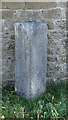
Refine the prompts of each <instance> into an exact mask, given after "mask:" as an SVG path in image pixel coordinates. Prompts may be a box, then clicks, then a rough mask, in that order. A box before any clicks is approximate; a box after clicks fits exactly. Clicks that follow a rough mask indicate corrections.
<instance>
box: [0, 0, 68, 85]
mask: <svg viewBox="0 0 68 120" xmlns="http://www.w3.org/2000/svg"><path fill="white" fill-rule="evenodd" d="M15 4H16V5H15ZM2 6H3V7H2V41H3V42H2V44H3V45H2V46H3V50H2V56H3V57H2V58H3V85H7V84H10V85H11V84H12V85H14V83H15V72H14V68H15V31H14V24H15V23H21V22H22V23H23V22H24V23H29V22H34V23H36V22H39V23H41V22H42V23H47V24H48V46H47V82H51V81H58V82H59V81H61V80H66V79H67V73H66V65H67V64H68V61H66V55H67V54H68V50H67V49H66V43H67V30H66V3H64V2H61V3H59V2H48V3H47V2H45V3H3V4H2ZM0 12H1V11H0Z"/></svg>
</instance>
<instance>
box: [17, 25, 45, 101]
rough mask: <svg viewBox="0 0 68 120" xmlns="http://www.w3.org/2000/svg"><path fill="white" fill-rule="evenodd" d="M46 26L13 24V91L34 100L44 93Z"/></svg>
mask: <svg viewBox="0 0 68 120" xmlns="http://www.w3.org/2000/svg"><path fill="white" fill-rule="evenodd" d="M46 68H47V24H46V23H16V24H15V90H16V92H17V93H18V94H19V95H20V96H21V97H24V98H27V99H31V100H32V99H34V98H35V97H38V96H39V95H41V94H42V93H44V92H45V91H46Z"/></svg>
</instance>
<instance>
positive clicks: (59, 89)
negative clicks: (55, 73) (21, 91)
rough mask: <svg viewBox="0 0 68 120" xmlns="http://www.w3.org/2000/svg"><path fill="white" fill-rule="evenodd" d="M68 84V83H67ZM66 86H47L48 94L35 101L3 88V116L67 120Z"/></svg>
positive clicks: (10, 89)
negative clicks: (27, 99)
mask: <svg viewBox="0 0 68 120" xmlns="http://www.w3.org/2000/svg"><path fill="white" fill-rule="evenodd" d="M67 84H68V83H67ZM66 101H67V94H66V84H65V83H57V84H54V83H52V84H47V91H46V93H45V94H44V95H43V96H41V97H39V98H37V99H35V100H34V101H26V100H25V99H23V98H21V97H20V96H19V95H17V94H16V93H15V91H14V89H13V88H10V87H6V88H3V97H2V106H3V107H2V115H4V117H5V118H8V119H10V118H15V119H16V118H24V119H25V120H26V119H30V118H31V119H37V118H38V119H39V118H41V120H42V119H43V118H55V119H58V118H62V119H64V118H66V112H67V109H66Z"/></svg>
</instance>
